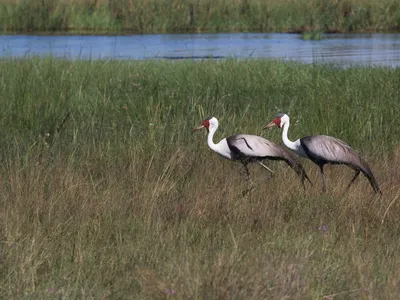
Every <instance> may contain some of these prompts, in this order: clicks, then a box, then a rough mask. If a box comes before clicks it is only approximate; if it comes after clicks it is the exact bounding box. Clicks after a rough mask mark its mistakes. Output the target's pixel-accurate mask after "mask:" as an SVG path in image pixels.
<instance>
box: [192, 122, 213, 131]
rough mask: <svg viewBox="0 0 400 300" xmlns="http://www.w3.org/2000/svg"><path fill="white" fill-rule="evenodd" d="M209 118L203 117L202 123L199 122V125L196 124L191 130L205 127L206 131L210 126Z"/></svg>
mask: <svg viewBox="0 0 400 300" xmlns="http://www.w3.org/2000/svg"><path fill="white" fill-rule="evenodd" d="M209 120H210V119H205V120H204V121H203V123H201V125H200V126H197V127H196V128H195V129H193V132H196V131H197V130H200V129H202V128H206V129H207V131H208V130H209V128H210V121H209Z"/></svg>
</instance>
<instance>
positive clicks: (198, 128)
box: [193, 125, 204, 133]
mask: <svg viewBox="0 0 400 300" xmlns="http://www.w3.org/2000/svg"><path fill="white" fill-rule="evenodd" d="M202 128H204V125H200V126H197V127H196V128H195V129H193V133H195V132H196V131H197V130H200V129H202Z"/></svg>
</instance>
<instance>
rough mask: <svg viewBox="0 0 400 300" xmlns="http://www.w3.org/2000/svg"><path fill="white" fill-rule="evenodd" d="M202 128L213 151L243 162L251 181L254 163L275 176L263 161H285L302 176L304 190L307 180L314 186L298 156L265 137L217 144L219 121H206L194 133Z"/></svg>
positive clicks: (230, 139)
mask: <svg viewBox="0 0 400 300" xmlns="http://www.w3.org/2000/svg"><path fill="white" fill-rule="evenodd" d="M202 128H206V129H207V131H208V136H207V144H208V146H209V147H210V148H211V150H213V151H214V152H216V153H218V154H219V155H221V156H223V157H224V158H227V159H229V160H236V161H239V162H241V163H242V165H243V167H244V170H245V172H246V176H247V179H248V180H250V172H249V170H248V168H247V165H248V164H249V163H253V162H257V163H258V164H260V165H261V166H262V167H264V168H265V169H266V170H268V171H269V172H270V173H271V175H273V173H274V172H273V171H272V170H271V169H270V168H268V167H267V166H265V165H264V164H263V163H262V161H263V160H265V159H270V160H283V161H285V162H286V163H287V164H288V165H289V166H290V167H291V168H292V169H293V170H294V171H295V172H296V173H297V174H298V175H299V176H300V179H301V183H302V185H303V187H304V188H305V185H304V180H305V179H307V180H308V181H309V182H310V184H312V182H311V180H310V179H309V178H308V176H307V174H306V172H305V170H304V168H303V166H302V165H301V163H300V161H299V159H298V158H297V156H296V155H295V154H293V153H292V152H290V151H288V150H286V149H285V148H284V147H282V146H280V145H277V144H275V143H273V142H270V141H268V140H267V139H265V138H263V137H260V136H256V135H249V134H237V135H232V136H230V137H227V138H224V139H222V140H221V141H220V142H219V143H218V144H215V143H214V142H213V137H214V133H215V132H216V131H217V129H218V120H217V119H216V118H214V117H209V118H207V119H205V120H204V121H203V122H202V123H201V125H200V126H198V127H196V128H195V129H194V130H193V132H195V131H197V130H200V129H202ZM250 182H251V180H250Z"/></svg>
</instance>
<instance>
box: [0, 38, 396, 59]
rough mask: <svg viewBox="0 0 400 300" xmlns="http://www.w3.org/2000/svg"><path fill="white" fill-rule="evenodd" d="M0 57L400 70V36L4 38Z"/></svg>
mask: <svg viewBox="0 0 400 300" xmlns="http://www.w3.org/2000/svg"><path fill="white" fill-rule="evenodd" d="M0 45H1V48H0V57H31V56H49V55H51V56H55V57H63V58H68V59H125V60H143V59H209V58H214V59H224V58H229V57H234V58H238V59H251V58H279V59H285V60H295V61H302V62H305V63H322V62H325V63H334V64H339V65H353V64H358V65H383V66H392V67H398V66H400V34H330V35H325V36H324V39H323V40H320V41H304V40H302V39H301V36H300V35H297V34H278V33H272V34H271V33H228V34H146V35H129V36H79V35H73V36H68V35H62V36H38V35H1V36H0Z"/></svg>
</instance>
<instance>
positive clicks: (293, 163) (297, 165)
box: [286, 159, 313, 189]
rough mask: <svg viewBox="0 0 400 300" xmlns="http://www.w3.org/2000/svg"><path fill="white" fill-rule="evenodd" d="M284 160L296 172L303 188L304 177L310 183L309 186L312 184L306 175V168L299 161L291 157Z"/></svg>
mask: <svg viewBox="0 0 400 300" xmlns="http://www.w3.org/2000/svg"><path fill="white" fill-rule="evenodd" d="M286 162H287V164H288V165H289V166H290V167H291V168H292V169H293V170H294V171H295V172H296V173H297V175H299V176H300V179H301V184H302V185H303V187H304V189H305V185H304V181H305V180H306V179H307V180H308V182H309V183H310V184H311V186H313V183H312V181H311V180H310V178H309V177H308V175H307V173H306V170H304V168H303V165H302V164H301V163H300V162H298V161H297V160H294V159H291V160H289V159H288V160H286Z"/></svg>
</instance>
